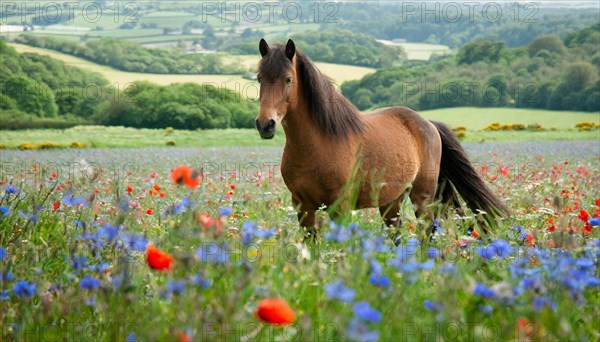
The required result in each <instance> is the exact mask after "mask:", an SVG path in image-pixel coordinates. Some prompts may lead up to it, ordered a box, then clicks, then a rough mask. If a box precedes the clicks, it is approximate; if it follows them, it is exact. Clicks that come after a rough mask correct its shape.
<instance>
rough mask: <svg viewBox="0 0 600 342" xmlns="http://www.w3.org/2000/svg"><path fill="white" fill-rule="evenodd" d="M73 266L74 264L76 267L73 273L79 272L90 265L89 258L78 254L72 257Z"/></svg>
mask: <svg viewBox="0 0 600 342" xmlns="http://www.w3.org/2000/svg"><path fill="white" fill-rule="evenodd" d="M71 266H73V269H74V271H73V273H75V274H77V273H79V272H81V271H82V270H84V269H85V268H86V267H87V266H88V261H87V258H86V257H85V255H81V256H77V255H76V256H74V257H73V258H72V259H71Z"/></svg>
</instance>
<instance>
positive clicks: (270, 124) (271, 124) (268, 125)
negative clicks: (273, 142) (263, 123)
mask: <svg viewBox="0 0 600 342" xmlns="http://www.w3.org/2000/svg"><path fill="white" fill-rule="evenodd" d="M273 128H275V120H273V119H271V120H269V123H268V124H267V127H266V129H269V130H271V129H273Z"/></svg>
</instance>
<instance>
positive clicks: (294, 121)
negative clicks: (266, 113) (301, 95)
mask: <svg viewBox="0 0 600 342" xmlns="http://www.w3.org/2000/svg"><path fill="white" fill-rule="evenodd" d="M285 121H286V122H285V124H284V125H283V130H284V131H285V140H286V143H285V145H286V146H285V150H286V153H294V154H298V155H308V156H310V155H313V154H315V153H316V151H319V150H322V149H323V148H327V146H328V145H329V144H331V143H332V142H331V139H328V138H327V137H326V136H325V135H323V133H322V132H321V131H320V129H319V127H317V125H316V123H315V122H314V121H313V120H312V119H311V116H310V113H309V112H308V107H307V105H306V102H305V101H300V102H299V104H298V105H297V106H296V108H293V109H292V110H291V111H290V112H289V113H287V115H286V117H285Z"/></svg>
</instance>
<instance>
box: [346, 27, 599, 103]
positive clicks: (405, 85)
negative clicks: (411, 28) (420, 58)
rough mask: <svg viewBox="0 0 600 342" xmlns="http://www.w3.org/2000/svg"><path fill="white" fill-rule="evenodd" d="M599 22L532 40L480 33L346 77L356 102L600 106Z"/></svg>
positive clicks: (351, 98)
mask: <svg viewBox="0 0 600 342" xmlns="http://www.w3.org/2000/svg"><path fill="white" fill-rule="evenodd" d="M598 46H600V24H596V25H594V26H591V27H589V28H586V29H584V30H582V31H579V32H576V33H573V34H571V35H569V36H568V37H566V38H565V39H564V40H561V39H560V38H559V37H558V36H555V35H542V36H538V37H537V38H535V39H534V40H533V41H531V42H530V43H529V44H528V45H526V46H522V47H518V48H507V47H505V46H504V43H503V42H500V41H492V40H487V39H478V40H475V41H472V42H469V43H467V44H465V45H463V46H462V47H461V48H460V49H459V50H458V53H457V54H456V55H455V56H446V57H439V59H438V60H434V61H432V62H430V63H427V64H416V65H407V66H400V67H393V68H386V69H382V70H378V71H377V72H376V73H374V74H370V75H367V76H365V77H364V78H363V79H362V80H358V81H350V82H347V83H344V84H343V85H342V92H343V93H344V95H346V96H347V97H348V98H349V99H350V100H351V101H352V102H353V103H354V104H355V105H356V106H357V107H358V108H359V109H361V110H366V109H369V108H374V107H384V106H397V105H402V106H407V107H411V108H414V109H417V110H426V109H435V108H445V107H461V106H481V107H511V106H512V107H521V108H538V109H551V110H581V111H598V110H600V80H599V68H600V52H599V51H598Z"/></svg>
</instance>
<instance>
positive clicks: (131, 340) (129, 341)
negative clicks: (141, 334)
mask: <svg viewBox="0 0 600 342" xmlns="http://www.w3.org/2000/svg"><path fill="white" fill-rule="evenodd" d="M136 340H137V339H136V338H135V333H134V332H133V331H132V332H130V333H129V335H127V342H135V341H136Z"/></svg>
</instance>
